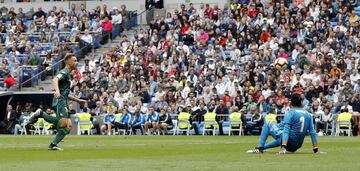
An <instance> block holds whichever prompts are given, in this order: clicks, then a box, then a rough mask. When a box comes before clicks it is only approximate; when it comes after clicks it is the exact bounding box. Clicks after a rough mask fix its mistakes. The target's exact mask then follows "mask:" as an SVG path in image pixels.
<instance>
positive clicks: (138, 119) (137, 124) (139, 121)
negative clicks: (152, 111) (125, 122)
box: [131, 109, 145, 135]
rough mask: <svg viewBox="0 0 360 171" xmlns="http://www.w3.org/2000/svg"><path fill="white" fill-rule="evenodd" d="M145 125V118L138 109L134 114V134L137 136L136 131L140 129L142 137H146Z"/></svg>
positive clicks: (132, 127)
mask: <svg viewBox="0 0 360 171" xmlns="http://www.w3.org/2000/svg"><path fill="white" fill-rule="evenodd" d="M144 124H145V116H144V114H143V113H142V112H141V111H140V109H136V111H135V113H134V114H133V119H132V122H131V129H132V132H133V133H134V134H136V129H140V131H141V135H144V130H143V127H142V125H144Z"/></svg>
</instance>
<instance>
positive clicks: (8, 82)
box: [3, 76, 16, 87]
mask: <svg viewBox="0 0 360 171" xmlns="http://www.w3.org/2000/svg"><path fill="white" fill-rule="evenodd" d="M3 83H4V85H6V87H11V86H13V85H15V84H16V80H15V79H14V78H13V77H12V76H10V77H7V78H5V79H4V82H3Z"/></svg>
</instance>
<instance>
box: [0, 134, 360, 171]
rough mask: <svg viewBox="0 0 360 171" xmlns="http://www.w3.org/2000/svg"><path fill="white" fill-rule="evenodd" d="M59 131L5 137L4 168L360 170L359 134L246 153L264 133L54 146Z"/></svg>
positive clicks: (0, 147)
mask: <svg viewBox="0 0 360 171" xmlns="http://www.w3.org/2000/svg"><path fill="white" fill-rule="evenodd" d="M52 138H53V136H0V170H1V171H2V170H11V171H13V170H34V171H35V170H36V171H41V170H64V171H72V170H84V171H89V170H182V171H187V170H289V171H292V170H302V171H306V170H316V171H321V170H340V169H341V171H344V170H359V168H360V164H359V162H358V160H359V157H360V138H359V137H320V138H319V146H320V149H321V150H322V151H326V152H327V154H321V155H320V154H319V155H315V154H313V153H312V150H311V149H312V148H311V142H310V139H309V138H307V139H306V140H305V143H304V146H303V148H301V149H300V150H299V151H298V152H296V153H293V154H286V155H283V156H280V155H277V154H276V153H277V151H278V148H276V149H272V150H269V151H268V152H266V153H264V154H261V155H256V154H246V151H247V150H248V149H251V148H253V147H255V145H256V144H257V141H258V137H254V136H248V137H236V136H232V137H227V136H216V137H212V136H206V137H202V136H189V137H186V136H68V137H66V139H65V142H63V143H61V144H60V146H61V147H63V148H64V151H48V150H47V145H48V142H50V141H51V140H52Z"/></svg>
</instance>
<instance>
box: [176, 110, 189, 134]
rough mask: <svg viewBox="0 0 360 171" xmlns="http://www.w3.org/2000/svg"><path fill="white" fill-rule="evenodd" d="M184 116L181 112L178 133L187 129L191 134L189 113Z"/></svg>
mask: <svg viewBox="0 0 360 171" xmlns="http://www.w3.org/2000/svg"><path fill="white" fill-rule="evenodd" d="M184 116H185V117H183V116H182V115H181V113H180V114H179V117H178V123H177V126H176V127H177V129H176V134H179V132H180V131H186V135H187V136H189V134H190V128H191V124H190V121H189V118H188V117H187V115H184Z"/></svg>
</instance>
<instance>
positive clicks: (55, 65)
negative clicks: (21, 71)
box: [19, 33, 111, 90]
mask: <svg viewBox="0 0 360 171" xmlns="http://www.w3.org/2000/svg"><path fill="white" fill-rule="evenodd" d="M109 34H110V33H106V34H103V35H101V37H98V38H96V40H94V41H100V40H101V39H102V38H104V37H105V36H109ZM109 41H111V39H109ZM94 44H95V43H94ZM85 48H88V47H87V46H84V47H82V48H81V49H76V50H75V55H76V53H77V52H80V51H82V50H84V49H85ZM64 59H65V58H62V59H60V60H58V61H56V62H54V63H53V64H52V65H50V66H48V67H47V68H45V69H44V70H42V71H41V72H38V71H37V70H36V71H34V72H33V75H32V76H31V78H28V79H26V80H21V81H23V82H20V83H19V90H21V89H22V87H23V86H24V85H25V84H28V83H29V82H30V81H32V80H34V81H35V83H37V80H38V77H39V76H40V75H41V74H44V73H45V72H48V71H51V70H53V71H54V72H53V73H52V76H54V74H55V71H58V70H59V69H61V68H62V62H63V61H64ZM32 86H33V85H32Z"/></svg>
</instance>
